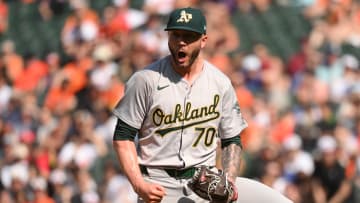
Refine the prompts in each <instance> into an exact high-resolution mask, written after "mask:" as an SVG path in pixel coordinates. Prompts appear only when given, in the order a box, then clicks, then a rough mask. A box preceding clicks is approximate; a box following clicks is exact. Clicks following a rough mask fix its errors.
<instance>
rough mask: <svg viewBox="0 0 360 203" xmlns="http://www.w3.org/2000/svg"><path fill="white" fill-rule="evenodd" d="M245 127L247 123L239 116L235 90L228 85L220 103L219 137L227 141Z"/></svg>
mask: <svg viewBox="0 0 360 203" xmlns="http://www.w3.org/2000/svg"><path fill="white" fill-rule="evenodd" d="M246 127H247V122H246V121H245V119H244V118H243V116H242V114H241V111H240V106H239V103H238V101H237V97H236V94H235V90H234V88H233V87H232V86H231V85H230V86H229V88H227V90H226V91H225V93H224V97H223V101H222V116H221V120H220V126H219V136H220V138H221V139H228V138H231V137H234V136H237V135H239V134H240V133H241V131H242V130H243V129H245V128H246Z"/></svg>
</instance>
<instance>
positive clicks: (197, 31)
mask: <svg viewBox="0 0 360 203" xmlns="http://www.w3.org/2000/svg"><path fill="white" fill-rule="evenodd" d="M164 30H165V31H169V30H186V31H192V32H196V33H199V34H205V33H206V32H200V31H199V30H195V29H192V28H189V27H182V26H173V27H168V28H165V29H164Z"/></svg>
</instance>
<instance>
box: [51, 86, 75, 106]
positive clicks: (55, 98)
mask: <svg viewBox="0 0 360 203" xmlns="http://www.w3.org/2000/svg"><path fill="white" fill-rule="evenodd" d="M74 100H75V95H74V94H73V93H72V92H70V91H68V90H66V89H62V88H60V87H52V88H51V89H50V90H49V92H48V94H47V95H46V98H45V107H47V108H48V109H49V110H50V111H52V112H56V111H57V110H59V109H60V110H62V111H64V112H65V111H68V110H70V109H71V108H72V105H73V101H74Z"/></svg>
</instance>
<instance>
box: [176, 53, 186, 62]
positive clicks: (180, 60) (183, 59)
mask: <svg viewBox="0 0 360 203" xmlns="http://www.w3.org/2000/svg"><path fill="white" fill-rule="evenodd" d="M177 58H178V61H179V62H184V61H185V59H186V53H185V52H183V51H179V52H178V54H177Z"/></svg>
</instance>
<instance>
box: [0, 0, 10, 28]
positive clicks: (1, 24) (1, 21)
mask: <svg viewBox="0 0 360 203" xmlns="http://www.w3.org/2000/svg"><path fill="white" fill-rule="evenodd" d="M8 12H9V11H8V5H7V4H6V3H5V2H4V1H0V33H3V32H5V31H6V29H7V19H8Z"/></svg>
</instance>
